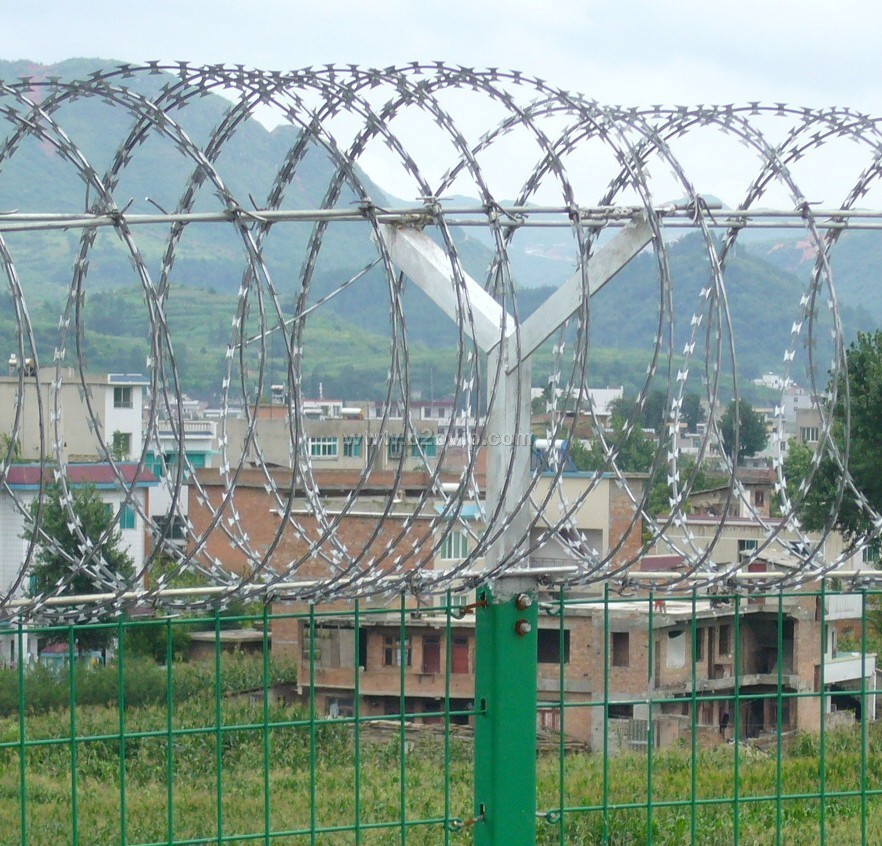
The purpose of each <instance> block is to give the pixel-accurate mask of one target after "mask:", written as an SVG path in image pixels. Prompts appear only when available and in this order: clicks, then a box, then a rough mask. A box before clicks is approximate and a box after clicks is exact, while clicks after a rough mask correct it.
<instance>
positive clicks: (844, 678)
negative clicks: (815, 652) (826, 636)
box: [824, 652, 876, 685]
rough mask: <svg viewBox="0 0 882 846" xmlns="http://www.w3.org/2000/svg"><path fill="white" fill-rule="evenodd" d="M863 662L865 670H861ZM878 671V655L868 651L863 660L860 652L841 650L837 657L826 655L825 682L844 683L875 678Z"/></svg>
mask: <svg viewBox="0 0 882 846" xmlns="http://www.w3.org/2000/svg"><path fill="white" fill-rule="evenodd" d="M861 664H863V672H861ZM875 673H876V656H875V654H873V653H872V652H868V653H867V654H866V655H864V656H863V661H861V653H860V652H840V653H839V654H838V655H837V656H836V657H835V658H829V657H827V656H825V657H824V684H825V685H828V684H842V683H845V682H853V681H860V679H861V676H863V677H864V678H873V676H874V675H875Z"/></svg>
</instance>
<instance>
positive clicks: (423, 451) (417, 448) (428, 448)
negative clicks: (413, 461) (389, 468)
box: [410, 435, 437, 458]
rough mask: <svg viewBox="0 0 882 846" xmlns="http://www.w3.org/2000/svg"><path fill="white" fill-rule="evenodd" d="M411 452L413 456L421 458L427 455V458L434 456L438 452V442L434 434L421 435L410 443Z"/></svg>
mask: <svg viewBox="0 0 882 846" xmlns="http://www.w3.org/2000/svg"><path fill="white" fill-rule="evenodd" d="M410 454H411V456H412V457H413V458H419V457H420V456H422V455H425V456H426V458H434V457H435V455H436V454H437V444H436V443H435V436H434V435H420V436H419V438H418V439H417V440H416V441H414V443H412V444H411V445H410Z"/></svg>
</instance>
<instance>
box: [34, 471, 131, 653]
mask: <svg viewBox="0 0 882 846" xmlns="http://www.w3.org/2000/svg"><path fill="white" fill-rule="evenodd" d="M70 496H71V510H72V511H73V514H74V515H75V516H76V518H78V520H79V522H80V526H81V529H80V530H81V532H82V534H83V536H84V537H85V538H87V539H88V545H89V546H90V547H91V548H92V549H96V548H97V551H98V555H96V556H95V558H96V559H98V558H99V556H100V561H101V562H102V563H103V565H104V567H106V569H107V570H109V571H110V572H112V573H115V574H117V575H118V576H120V577H121V578H123V579H127V578H129V577H130V576H131V574H132V568H133V562H132V558H131V556H129V555H128V553H126V552H125V551H124V550H122V549H120V542H121V540H122V536H121V534H120V531H119V529H117V528H115V527H114V525H113V513H112V512H111V511H109V510H108V509H107V508H106V507H105V505H104V502H103V501H102V500H101V497H100V495H99V494H98V491H97V490H96V489H95V487H94V485H81V486H77V487H76V488H70ZM62 497H63V491H62V488H61V485H60V484H59V483H58V482H52V483H51V484H50V485H49V486H48V487H47V489H46V495H45V497H44V499H43V505H42V508H41V509H39V532H37V530H36V529H34V528H30V529H28V530H26V531H25V538H26V539H27V540H31V539H32V538H34V537H36V541H37V553H36V557H35V561H34V564H33V566H32V567H31V577H32V581H31V584H32V590H33V592H34V593H44V592H46V591H49V590H52V589H54V588H55V587H56V585H58V583H59V582H61V581H62V580H63V579H65V578H66V577H68V576H69V575H70V573H71V569H72V566H73V565H74V562H78V561H80V559H81V558H83V555H84V552H85V550H84V549H83V544H82V542H81V541H80V538H79V537H78V535H77V534H76V532H75V531H72V526H71V520H70V516H71V515H70V513H69V511H68V509H67V508H66V507H65V506H64V505H63V503H62ZM37 513H38V501H37V500H34V502H33V503H32V504H31V518H32V521H33V522H35V521H36V520H37ZM35 533H36V534H35ZM102 589H103V588H102V585H101V584H100V583H96V581H95V580H94V579H93V578H92V576H90V575H88V574H87V573H86V572H84V571H82V570H80V571H79V572H77V573H76V574H75V575H74V576H73V578H71V579H70V581H68V583H67V584H66V585H65V588H64V591H63V592H64V593H66V594H74V595H82V594H89V593H99V592H101V591H102ZM112 636H113V634H112V631H109V630H105V629H94V630H90V629H81V630H80V631H79V633H78V641H79V648H80V650H84V649H86V650H90V649H103V648H105V647H106V646H107V644H108V643H109V641H110V639H111V638H112Z"/></svg>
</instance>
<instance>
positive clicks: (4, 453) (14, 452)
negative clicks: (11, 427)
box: [0, 432, 21, 464]
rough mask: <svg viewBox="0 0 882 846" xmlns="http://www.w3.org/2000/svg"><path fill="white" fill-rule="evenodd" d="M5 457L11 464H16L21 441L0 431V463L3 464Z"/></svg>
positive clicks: (18, 459)
mask: <svg viewBox="0 0 882 846" xmlns="http://www.w3.org/2000/svg"><path fill="white" fill-rule="evenodd" d="M7 458H8V459H9V461H10V463H11V464H18V463H19V462H20V461H21V442H20V441H19V440H18V439H17V438H13V437H12V435H7V434H6V433H5V432H0V464H3V463H4V462H5V461H6V459H7Z"/></svg>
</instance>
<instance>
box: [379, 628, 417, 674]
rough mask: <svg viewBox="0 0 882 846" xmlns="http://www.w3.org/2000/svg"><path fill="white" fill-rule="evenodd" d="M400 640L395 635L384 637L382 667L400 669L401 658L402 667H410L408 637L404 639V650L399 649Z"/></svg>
mask: <svg viewBox="0 0 882 846" xmlns="http://www.w3.org/2000/svg"><path fill="white" fill-rule="evenodd" d="M401 643H402V642H401V639H400V638H399V637H396V636H395V635H386V637H384V638H383V666H384V667H400V666H401V660H402V657H403V658H404V665H405V666H406V667H409V666H410V658H411V655H410V637H406V638H405V639H404V649H403V650H402V648H401Z"/></svg>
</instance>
